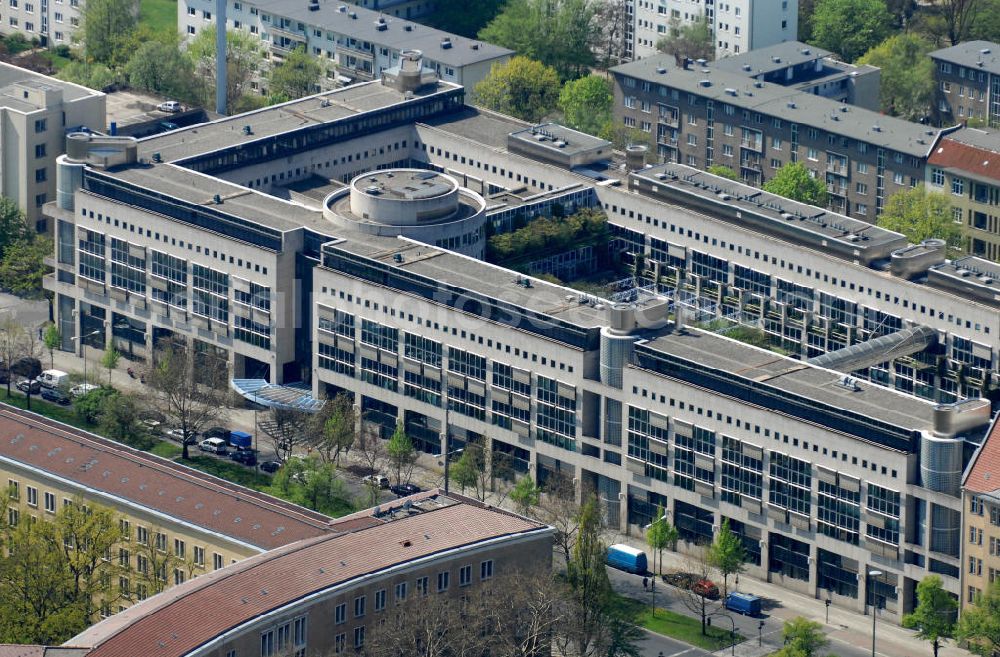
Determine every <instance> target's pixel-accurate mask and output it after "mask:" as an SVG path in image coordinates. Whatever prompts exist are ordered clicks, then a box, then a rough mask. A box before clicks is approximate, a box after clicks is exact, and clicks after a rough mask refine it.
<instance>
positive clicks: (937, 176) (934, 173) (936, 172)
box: [931, 169, 944, 187]
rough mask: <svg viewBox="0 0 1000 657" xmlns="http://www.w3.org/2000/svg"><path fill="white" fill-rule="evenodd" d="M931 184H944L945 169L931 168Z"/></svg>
mask: <svg viewBox="0 0 1000 657" xmlns="http://www.w3.org/2000/svg"><path fill="white" fill-rule="evenodd" d="M931 184H932V185H936V186H938V187H943V186H944V171H942V170H941V169H931Z"/></svg>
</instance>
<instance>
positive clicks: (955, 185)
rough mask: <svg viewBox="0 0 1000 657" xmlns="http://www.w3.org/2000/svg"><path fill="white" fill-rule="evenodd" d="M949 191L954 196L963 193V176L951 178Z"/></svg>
mask: <svg viewBox="0 0 1000 657" xmlns="http://www.w3.org/2000/svg"><path fill="white" fill-rule="evenodd" d="M951 193H952V194H954V195H955V196H961V195H962V194H964V193H965V180H964V179H963V178H955V177H953V178H952V179H951Z"/></svg>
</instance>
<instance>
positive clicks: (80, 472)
mask: <svg viewBox="0 0 1000 657" xmlns="http://www.w3.org/2000/svg"><path fill="white" fill-rule="evenodd" d="M0 426H3V432H4V435H5V436H6V438H5V439H4V440H3V443H2V444H0V481H2V482H4V483H5V487H6V489H7V490H8V491H9V495H10V498H11V499H10V505H9V507H8V511H7V513H8V517H7V520H8V522H9V523H10V524H11V525H17V524H18V523H19V522H30V521H31V520H32V519H45V518H51V517H54V515H55V514H56V512H57V511H58V510H59V509H61V508H62V507H63V506H65V505H68V504H75V503H78V502H82V503H84V504H99V505H101V506H104V507H108V508H110V509H112V510H113V511H114V512H115V513H116V514H118V515H119V517H120V523H121V527H122V530H123V532H124V533H125V534H126V536H127V537H126V539H125V540H124V541H123V542H122V543H121V544H120V545H118V546H117V547H116V548H115V549H114V550H113V552H112V553H111V554H110V555H109V556H108V558H109V559H114V560H116V561H117V562H118V563H119V564H121V565H122V566H126V567H128V572H126V573H124V574H123V575H122V578H121V579H120V581H119V589H120V591H121V592H122V595H121V599H120V600H116V601H115V603H114V604H115V606H114V608H112V607H111V606H110V605H102V607H101V612H100V613H101V615H102V616H109V615H111V614H113V613H117V612H119V611H122V610H123V609H125V608H126V607H127V606H129V605H130V604H132V603H135V602H140V601H142V600H144V599H145V598H147V597H150V596H152V595H154V594H155V593H156V592H157V591H159V590H163V589H168V588H171V587H174V586H176V585H178V584H181V583H183V582H184V581H186V580H188V579H191V578H199V577H200V576H203V575H207V574H209V573H213V572H215V571H218V570H221V569H222V568H224V567H226V566H229V565H230V564H233V563H237V562H239V561H242V560H244V559H247V558H249V557H253V556H255V555H259V554H262V553H265V552H267V551H269V550H274V549H275V548H280V547H281V546H283V545H286V544H289V543H293V542H296V541H300V540H304V539H309V538H314V537H318V536H323V535H328V534H329V533H330V529H329V522H330V518H328V517H326V516H324V515H322V514H319V513H314V512H312V511H310V510H308V509H305V508H302V507H299V506H296V505H294V504H290V503H288V502H285V501H283V500H279V499H277V498H273V497H271V496H269V495H263V494H261V493H257V492H256V491H252V490H249V489H246V488H243V487H242V486H236V485H234V484H230V483H228V482H226V481H224V480H221V479H217V478H215V477H211V476H208V475H205V474H202V473H200V472H198V471H196V470H191V469H188V468H186V467H183V466H181V465H178V464H176V463H173V462H172V461H168V460H166V459H161V458H159V457H156V456H153V455H151V454H148V453H145V452H140V451H137V450H133V449H130V448H127V447H125V446H123V445H121V444H119V443H115V442H113V441H110V440H106V439H104V438H101V437H99V436H96V435H93V434H90V433H87V432H85V431H81V430H79V429H76V428H73V427H70V426H67V425H64V424H61V423H58V422H53V421H50V420H47V419H44V418H42V417H40V416H37V415H34V414H33V413H27V412H23V411H19V410H16V409H14V408H12V407H9V406H2V407H0ZM168 555H169V556H168ZM155 569H162V571H161V572H154V570H155ZM130 580H131V581H130Z"/></svg>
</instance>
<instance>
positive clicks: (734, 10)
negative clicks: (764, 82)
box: [634, 0, 799, 59]
mask: <svg viewBox="0 0 1000 657" xmlns="http://www.w3.org/2000/svg"><path fill="white" fill-rule="evenodd" d="M634 1H635V32H634V34H635V37H634V39H635V47H634V57H635V59H642V58H643V57H649V56H651V55H655V54H657V52H658V51H657V50H656V42H657V41H659V40H660V39H662V38H663V37H664V36H666V34H667V31H668V29H669V25H670V21H671V19H678V20H680V21H681V22H682V23H685V24H689V23H692V22H694V21H695V20H701V19H707V20H708V21H709V23H710V24H711V26H712V31H713V33H714V38H715V59H722V58H723V57H729V56H731V55H740V54H743V53H747V52H749V51H751V50H757V49H758V48H766V47H768V46H772V45H774V44H776V43H781V42H783V41H794V40H795V39H797V38H798V30H799V6H798V2H797V0H634Z"/></svg>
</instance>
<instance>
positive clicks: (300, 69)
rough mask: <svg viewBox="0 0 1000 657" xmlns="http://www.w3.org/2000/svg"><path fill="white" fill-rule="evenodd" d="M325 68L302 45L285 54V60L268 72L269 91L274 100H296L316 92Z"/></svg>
mask: <svg viewBox="0 0 1000 657" xmlns="http://www.w3.org/2000/svg"><path fill="white" fill-rule="evenodd" d="M322 74H323V68H322V67H321V66H320V65H319V62H318V61H316V58H315V57H313V56H312V55H310V54H309V53H308V52H307V51H306V47H305V46H300V47H298V48H296V49H295V50H293V51H292V52H290V53H289V54H288V55H287V56H285V61H283V62H282V63H281V64H278V65H277V66H273V67H272V68H271V71H270V72H269V73H268V76H267V79H268V91H269V92H270V94H271V98H272V100H273V102H285V101H288V100H295V99H296V98H302V97H303V96H308V95H310V94H313V93H315V91H314V90H313V88H314V87H315V86H316V85H317V84H318V82H319V78H320V76H321V75H322Z"/></svg>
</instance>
